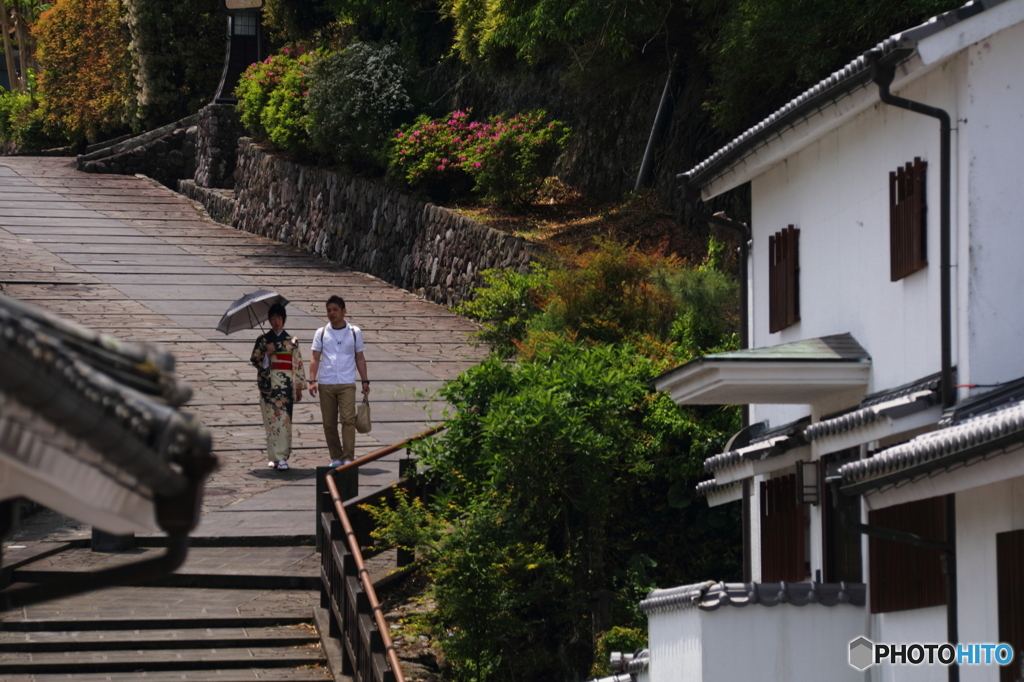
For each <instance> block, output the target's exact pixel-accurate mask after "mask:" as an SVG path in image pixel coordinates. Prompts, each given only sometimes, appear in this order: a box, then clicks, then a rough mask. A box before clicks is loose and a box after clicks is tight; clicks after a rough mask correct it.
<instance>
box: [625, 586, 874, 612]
mask: <svg viewBox="0 0 1024 682" xmlns="http://www.w3.org/2000/svg"><path fill="white" fill-rule="evenodd" d="M865 594H866V589H865V586H864V583H818V582H810V583H716V582H712V581H708V582H703V583H696V584H693V585H683V586H681V587H673V588H669V589H667V590H654V591H652V592H651V593H650V594H648V595H647V598H646V599H644V600H643V601H641V602H640V606H639V608H640V611H641V612H642V613H645V614H648V615H650V614H652V613H663V612H665V611H674V610H677V609H687V608H698V609H701V610H702V611H714V610H716V609H718V608H719V607H722V606H737V607H742V606H750V605H752V604H760V605H762V606H775V605H777V604H792V605H794V606H806V605H808V604H820V605H822V606H835V605H837V604H851V605H853V606H864V603H865V600H864V597H865Z"/></svg>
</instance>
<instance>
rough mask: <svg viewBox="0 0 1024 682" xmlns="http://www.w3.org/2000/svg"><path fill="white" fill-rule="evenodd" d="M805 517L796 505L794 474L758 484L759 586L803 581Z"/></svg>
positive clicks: (805, 571) (805, 559)
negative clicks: (759, 500)
mask: <svg viewBox="0 0 1024 682" xmlns="http://www.w3.org/2000/svg"><path fill="white" fill-rule="evenodd" d="M806 526H807V514H806V511H805V507H804V505H802V504H800V503H799V502H798V501H797V496H796V474H790V475H789V476H781V477H779V478H773V479H771V480H768V481H762V482H761V582H765V583H777V582H782V581H783V580H784V581H786V582H801V581H802V580H805V579H806V578H807V556H806V555H807V552H806V547H805V545H806V541H807V540H806Z"/></svg>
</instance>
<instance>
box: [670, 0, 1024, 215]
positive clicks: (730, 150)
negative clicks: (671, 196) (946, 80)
mask: <svg viewBox="0 0 1024 682" xmlns="http://www.w3.org/2000/svg"><path fill="white" fill-rule="evenodd" d="M997 5H998V6H1000V7H998V8H997V9H993V8H996V6H997ZM1021 20H1024V3H1021V2H1014V1H1011V0H972V2H968V3H966V4H965V5H963V6H962V7H959V8H957V9H954V10H950V11H949V12H945V13H944V14H940V15H938V16H935V17H932V18H931V19H929V20H928V21H927V22H925V23H924V24H921V25H920V26H917V27H914V28H912V29H909V30H907V31H903V32H901V33H897V34H895V35H893V36H891V37H889V38H886V39H885V40H883V41H882V42H880V43H879V44H878V45H876V46H875V47H874V48H872V49H871V50H869V52H876V53H878V54H880V55H881V61H882V63H888V64H892V65H896V66H900V67H902V68H900V69H899V71H898V72H897V77H896V81H895V82H894V83H893V85H892V87H893V89H894V90H899V89H900V88H901V87H903V86H904V85H905V84H906V83H908V82H909V81H910V80H911V78H913V77H917V76H920V75H921V74H923V73H925V72H926V71H927V70H929V69H930V68H934V67H935V65H937V64H939V63H941V62H942V61H943V60H945V59H947V58H948V57H950V56H951V55H953V54H955V53H956V52H958V51H960V50H962V49H964V48H966V47H967V46H968V45H971V44H973V43H975V42H978V41H980V40H983V39H984V38H985V37H987V36H989V35H992V34H993V33H995V32H996V31H998V30H1000V29H1002V28H1005V27H1007V26H1012V25H1014V24H1015V23H1019V22H1020V21H1021ZM876 102H878V92H877V88H873V87H871V65H870V60H869V59H868V52H865V53H864V54H862V55H860V56H858V57H857V58H856V59H854V60H853V61H851V62H850V63H849V64H847V65H846V66H844V67H843V68H841V69H839V70H838V71H836V72H834V73H832V74H831V75H829V76H828V77H827V78H825V79H823V80H822V81H820V82H819V83H818V84H816V85H815V86H813V87H811V88H809V89H808V90H806V91H804V92H803V93H801V94H800V95H798V96H797V97H796V98H794V99H793V100H791V101H790V102H788V103H787V104H786V105H784V106H783V107H781V108H780V109H778V110H777V111H775V112H774V113H772V114H771V115H770V116H768V117H767V118H766V119H764V120H763V121H761V122H760V123H758V124H757V125H755V126H753V127H751V128H749V129H748V130H746V131H744V132H743V133H741V134H740V135H739V136H737V137H736V138H735V139H733V140H732V141H731V142H729V143H728V144H727V145H725V146H724V147H722V148H721V149H719V150H718V151H716V152H715V153H714V154H712V155H711V156H710V157H708V158H707V159H705V160H704V161H701V162H700V163H699V164H697V165H696V166H694V167H693V168H691V169H690V170H689V171H687V172H685V173H680V174H679V176H678V177H679V178H680V179H681V180H683V182H685V183H687V184H688V185H690V186H691V187H694V188H700V189H701V194H702V197H703V198H704V200H705V201H706V200H708V199H710V198H712V197H715V196H718V195H719V194H721V193H723V192H726V191H728V190H730V189H733V188H734V187H737V186H739V185H741V184H743V183H744V182H747V181H749V180H751V179H752V178H753V177H755V176H757V175H758V174H760V173H761V172H763V171H764V170H765V169H767V168H769V167H770V166H771V165H773V164H774V163H777V162H778V161H779V160H781V159H782V158H784V157H785V156H786V155H788V154H791V153H793V152H795V151H796V150H797V149H799V148H800V147H802V146H804V145H806V144H809V143H810V142H812V141H814V140H816V139H818V138H820V137H821V136H823V135H825V134H826V133H828V132H829V131H831V130H833V129H835V128H836V127H838V126H839V125H840V124H841V123H842V121H844V120H847V119H848V118H850V117H851V116H854V115H856V114H857V113H859V112H861V111H863V110H865V109H866V108H868V107H869V106H872V105H873V104H875V103H876Z"/></svg>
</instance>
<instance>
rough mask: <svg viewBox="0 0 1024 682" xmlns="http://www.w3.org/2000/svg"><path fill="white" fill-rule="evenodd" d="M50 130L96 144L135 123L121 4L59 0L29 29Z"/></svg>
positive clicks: (132, 79)
mask: <svg viewBox="0 0 1024 682" xmlns="http://www.w3.org/2000/svg"><path fill="white" fill-rule="evenodd" d="M33 34H34V35H35V38H36V41H37V57H38V59H39V62H40V63H41V64H42V67H43V72H42V73H41V74H40V75H39V85H38V93H39V98H40V101H41V102H42V105H43V111H44V116H45V121H46V125H47V126H48V128H49V129H51V130H52V131H54V132H56V133H57V134H60V135H62V136H63V137H65V138H67V139H68V140H70V141H72V142H80V141H82V140H90V141H96V140H99V139H101V137H102V136H104V135H109V134H114V133H119V132H122V131H124V130H125V129H127V128H130V127H131V125H132V124H133V123H134V122H135V113H136V111H137V103H136V86H135V65H134V63H133V61H132V57H131V54H130V53H129V51H128V44H129V41H130V35H129V33H128V29H127V27H126V26H125V23H124V8H123V5H122V3H121V2H120V1H119V0H114V1H111V0H59V2H56V3H54V4H53V5H52V6H51V8H50V9H48V10H47V11H45V12H43V13H42V14H41V15H40V17H39V21H38V23H37V24H36V25H35V27H34V29H33Z"/></svg>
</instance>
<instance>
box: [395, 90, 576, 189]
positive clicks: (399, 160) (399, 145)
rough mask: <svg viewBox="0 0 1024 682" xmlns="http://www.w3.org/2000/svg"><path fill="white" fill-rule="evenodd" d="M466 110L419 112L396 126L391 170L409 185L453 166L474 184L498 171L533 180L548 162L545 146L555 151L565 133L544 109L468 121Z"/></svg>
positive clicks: (495, 175)
mask: <svg viewBox="0 0 1024 682" xmlns="http://www.w3.org/2000/svg"><path fill="white" fill-rule="evenodd" d="M470 113H471V112H470V111H469V110H458V111H454V112H452V113H451V114H450V115H448V116H447V117H446V118H441V119H431V118H429V117H426V116H421V117H420V118H419V119H418V120H417V121H416V122H415V123H414V124H412V125H410V126H408V127H406V128H404V129H402V130H399V131H397V132H396V133H395V136H394V138H393V141H394V143H395V146H394V152H393V155H392V161H391V167H392V170H393V171H398V172H399V173H400V174H401V176H403V177H404V178H405V180H406V181H407V182H409V183H411V184H413V185H415V184H417V183H418V182H420V181H422V180H426V179H429V178H434V179H440V178H441V177H443V176H445V175H446V174H447V173H451V172H453V171H461V172H464V173H468V174H469V175H470V176H471V177H472V178H473V179H474V181H475V183H476V185H477V189H478V190H481V188H482V187H483V185H485V184H488V183H493V182H495V178H498V176H507V177H511V176H515V177H516V178H519V180H517V181H522V179H523V178H529V179H530V181H531V182H532V181H533V179H534V176H536V175H537V174H539V173H544V172H546V169H545V170H539V168H540V166H541V165H543V164H544V163H545V162H548V163H549V161H548V159H549V157H551V156H552V154H551V153H549V152H550V151H551V150H554V153H557V149H558V148H560V147H561V145H562V144H563V143H564V138H565V136H566V135H567V134H568V129H566V128H565V127H564V126H562V124H560V123H558V122H550V123H548V122H545V121H544V117H545V114H544V112H542V111H533V112H525V113H521V114H516V115H514V116H505V115H502V116H494V117H491V118H490V119H489V120H487V121H471V120H470ZM499 181H500V179H499ZM482 191H487V190H482Z"/></svg>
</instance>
